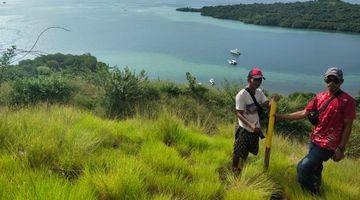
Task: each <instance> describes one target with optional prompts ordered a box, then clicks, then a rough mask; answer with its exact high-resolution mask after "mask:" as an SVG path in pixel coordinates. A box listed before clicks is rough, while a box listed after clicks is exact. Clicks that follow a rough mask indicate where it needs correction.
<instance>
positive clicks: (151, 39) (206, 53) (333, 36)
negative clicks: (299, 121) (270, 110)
mask: <svg viewBox="0 0 360 200" xmlns="http://www.w3.org/2000/svg"><path fill="white" fill-rule="evenodd" d="M253 2H261V1H255V0H248V1H234V0H230V1H225V0H213V1H210V0H198V1H195V0H187V1H181V0H168V1H165V0H157V1H153V2H151V1H148V0H134V1H130V0H121V1H120V0H108V1H100V0H90V1H83V0H62V1H51V0H27V1H25V0H15V1H7V2H6V4H1V5H0V49H3V48H6V47H8V46H9V45H12V44H15V45H16V46H17V47H18V48H21V49H28V48H30V47H31V46H32V44H33V43H34V41H35V40H36V37H37V36H38V34H39V33H40V32H41V31H42V30H43V29H45V28H46V27H50V26H63V27H67V28H69V29H70V30H71V31H70V32H65V31H63V30H57V29H53V30H49V31H48V32H46V33H45V34H44V35H43V36H42V37H41V39H40V40H39V42H38V44H37V45H36V50H39V51H42V52H44V53H55V52H62V53H71V54H83V53H87V52H89V53H91V54H92V55H94V56H96V57H97V58H98V60H100V61H103V62H106V63H109V64H110V65H111V66H115V65H116V66H118V67H120V68H123V67H125V66H128V67H129V68H130V69H132V70H135V71H137V72H139V71H140V70H142V69H144V70H145V71H146V72H147V74H148V75H149V76H150V77H151V78H153V79H158V78H159V79H169V80H173V81H177V82H185V81H186V80H185V73H186V72H188V71H189V72H191V73H193V74H194V75H195V76H196V77H198V80H199V81H200V82H202V83H203V84H208V80H209V79H210V78H214V79H215V80H216V82H217V83H220V82H221V81H222V80H224V79H227V80H230V81H234V82H239V81H242V82H244V81H246V75H247V72H248V71H249V70H250V69H251V68H252V67H254V66H259V67H260V68H261V69H262V70H263V71H264V74H265V76H266V78H267V79H266V81H264V85H263V87H264V89H266V90H269V91H271V92H280V93H283V94H289V93H292V92H296V91H301V92H318V91H321V90H323V89H324V83H323V80H322V74H323V73H324V71H325V70H326V69H327V68H328V67H329V66H340V67H342V68H343V70H344V74H345V83H344V85H343V88H344V89H345V90H346V91H349V92H350V93H351V94H352V95H354V96H355V95H358V91H359V90H360V35H357V34H349V33H336V32H321V31H312V30H296V29H286V28H279V27H267V26H256V25H248V24H243V23H241V22H237V21H229V20H220V19H214V18H210V17H203V16H200V15H199V14H198V13H183V12H177V11H175V9H176V8H178V7H184V6H192V7H201V6H205V5H219V4H232V3H253ZM262 2H271V1H262ZM352 2H353V3H358V2H357V1H352ZM233 48H239V49H240V51H241V52H242V55H241V56H240V57H239V58H237V60H238V63H239V64H238V65H237V66H229V65H228V64H227V60H228V59H231V58H232V56H231V55H230V54H229V50H230V49H233ZM29 58H31V57H29Z"/></svg>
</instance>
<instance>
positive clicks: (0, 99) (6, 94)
mask: <svg viewBox="0 0 360 200" xmlns="http://www.w3.org/2000/svg"><path fill="white" fill-rule="evenodd" d="M11 91H12V87H11V85H10V83H8V82H5V83H2V84H0V106H7V105H9V103H10V94H11Z"/></svg>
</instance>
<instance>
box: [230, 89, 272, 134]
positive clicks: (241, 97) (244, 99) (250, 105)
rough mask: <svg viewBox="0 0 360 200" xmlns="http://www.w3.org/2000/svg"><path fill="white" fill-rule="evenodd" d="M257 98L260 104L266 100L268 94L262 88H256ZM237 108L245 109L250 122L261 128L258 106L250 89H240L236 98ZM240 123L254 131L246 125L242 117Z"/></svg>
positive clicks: (248, 129)
mask: <svg viewBox="0 0 360 200" xmlns="http://www.w3.org/2000/svg"><path fill="white" fill-rule="evenodd" d="M254 96H255V98H256V100H257V102H258V103H259V104H262V103H264V102H265V101H266V96H265V94H264V93H263V92H262V90H261V89H260V88H258V89H256V90H255V95H254ZM235 102H236V110H243V111H244V117H245V118H246V119H247V120H248V121H249V122H250V123H255V122H257V123H256V127H258V128H260V121H259V115H258V113H257V107H256V105H255V103H254V101H253V100H252V98H251V95H250V94H249V92H248V91H246V90H245V89H242V90H240V92H238V93H237V95H236V98H235ZM238 120H239V125H240V126H241V127H243V128H245V129H246V130H247V131H249V132H253V131H252V130H251V128H250V127H248V126H246V125H245V124H244V123H243V122H242V121H241V120H240V119H238Z"/></svg>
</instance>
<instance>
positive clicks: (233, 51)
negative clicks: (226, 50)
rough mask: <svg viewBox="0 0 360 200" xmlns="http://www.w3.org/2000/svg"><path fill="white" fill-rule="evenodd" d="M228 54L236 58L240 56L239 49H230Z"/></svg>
mask: <svg viewBox="0 0 360 200" xmlns="http://www.w3.org/2000/svg"><path fill="white" fill-rule="evenodd" d="M230 53H231V54H234V55H237V56H240V55H241V53H240V50H239V49H232V50H230Z"/></svg>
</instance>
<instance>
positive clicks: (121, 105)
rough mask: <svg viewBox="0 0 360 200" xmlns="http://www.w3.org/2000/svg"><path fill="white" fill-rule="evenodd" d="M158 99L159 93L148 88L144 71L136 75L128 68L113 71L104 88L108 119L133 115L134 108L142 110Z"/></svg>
mask: <svg viewBox="0 0 360 200" xmlns="http://www.w3.org/2000/svg"><path fill="white" fill-rule="evenodd" d="M158 98H159V92H158V91H157V90H156V89H155V88H154V87H152V86H150V84H149V81H148V79H147V76H146V75H145V71H141V72H140V73H139V74H138V75H136V74H135V72H134V73H132V72H131V71H130V70H129V68H127V67H126V68H125V69H124V70H123V71H121V70H120V69H115V70H114V71H113V72H112V74H111V78H110V79H109V81H108V83H107V84H106V86H105V99H104V103H105V107H106V110H107V113H108V115H109V116H110V117H120V118H124V117H127V116H132V115H133V114H135V111H136V107H139V108H140V110H143V109H144V108H146V107H147V106H149V105H150V104H149V101H152V100H155V99H158Z"/></svg>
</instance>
